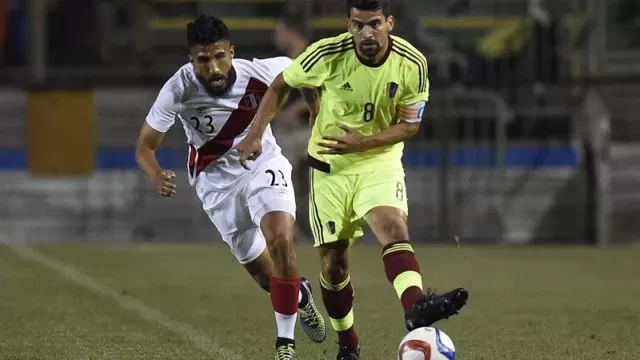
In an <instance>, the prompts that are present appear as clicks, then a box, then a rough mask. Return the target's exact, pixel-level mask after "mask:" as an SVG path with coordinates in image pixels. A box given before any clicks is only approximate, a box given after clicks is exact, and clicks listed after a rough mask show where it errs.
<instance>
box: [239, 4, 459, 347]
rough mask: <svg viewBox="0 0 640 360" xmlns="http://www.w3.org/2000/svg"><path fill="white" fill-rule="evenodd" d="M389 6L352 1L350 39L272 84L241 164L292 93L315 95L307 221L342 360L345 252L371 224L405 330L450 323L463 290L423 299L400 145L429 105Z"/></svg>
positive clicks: (347, 331)
mask: <svg viewBox="0 0 640 360" xmlns="http://www.w3.org/2000/svg"><path fill="white" fill-rule="evenodd" d="M389 2H390V1H389V0H348V1H347V14H348V30H349V31H348V32H347V33H344V34H342V35H338V36H336V37H332V38H325V39H322V40H319V41H317V42H316V43H314V44H312V45H310V46H309V47H308V48H307V49H306V50H305V51H304V52H303V53H302V54H301V55H300V56H298V57H297V59H296V60H295V61H294V62H293V63H292V64H291V65H289V66H288V67H287V68H286V69H285V70H284V71H283V72H282V74H280V75H279V76H278V77H277V78H276V79H275V80H274V82H273V83H272V84H271V86H270V88H269V90H268V91H267V92H266V93H265V95H264V98H263V100H262V102H261V104H260V108H259V109H258V112H257V114H256V117H255V120H254V123H253V125H252V127H251V129H250V130H249V134H248V135H247V137H246V138H245V139H244V140H243V141H242V142H240V143H239V144H238V145H237V147H236V148H237V149H238V151H239V153H240V160H241V161H242V162H243V163H244V164H245V165H246V160H253V159H255V158H257V156H259V155H260V152H261V148H260V144H261V142H260V138H261V136H262V132H263V131H264V129H265V128H266V126H267V124H268V123H269V122H270V121H271V120H272V119H273V117H274V115H275V114H276V112H277V110H278V106H279V104H281V103H282V101H283V100H284V99H285V98H286V96H287V94H288V92H289V91H290V89H291V88H299V89H307V91H308V89H317V88H319V89H320V94H321V95H320V97H319V99H318V101H319V113H318V114H317V116H316V119H315V123H314V125H313V130H312V135H311V139H310V141H309V146H308V162H309V166H310V167H311V168H312V169H311V189H310V200H311V201H310V208H309V211H310V218H311V220H310V222H311V227H312V229H313V233H314V238H315V246H316V247H317V248H318V249H319V252H320V257H321V264H322V265H321V266H322V273H321V279H320V283H321V285H322V295H323V301H324V304H325V307H326V309H327V313H328V315H329V317H330V318H331V324H332V326H333V328H334V330H336V332H337V333H338V339H339V344H340V350H339V354H338V357H337V359H338V360H354V359H358V358H359V345H358V338H357V335H356V332H355V330H354V316H353V310H352V303H353V289H352V287H351V282H350V277H349V275H348V266H347V264H348V261H347V253H348V249H349V245H350V244H351V243H352V242H353V240H355V239H356V238H358V237H360V236H361V235H362V227H361V226H362V225H363V223H364V222H366V223H368V225H369V226H370V228H371V230H372V231H373V234H374V235H375V237H376V239H377V240H378V242H379V243H380V245H381V246H382V247H383V250H382V259H383V262H384V268H385V272H386V275H387V278H388V280H389V281H390V282H391V283H392V284H393V287H394V288H395V290H396V293H397V295H398V297H399V298H400V301H401V303H402V305H403V307H404V311H405V324H406V327H407V329H408V330H412V329H415V328H417V327H422V326H429V325H431V324H433V323H434V322H436V321H438V320H441V319H444V318H448V317H450V316H452V315H454V314H456V313H458V311H459V310H460V309H461V308H462V307H463V306H464V304H465V303H466V301H467V297H468V292H467V291H466V290H465V289H462V288H458V289H455V290H452V291H450V292H448V293H445V294H435V293H432V292H430V291H428V292H427V293H426V294H425V293H424V292H423V290H422V289H423V286H422V277H421V275H420V267H419V265H418V262H417V260H416V257H415V254H414V250H413V247H412V245H411V243H410V241H409V231H408V226H407V216H408V215H407V214H408V207H407V195H406V190H405V182H404V177H405V174H404V169H403V166H402V162H401V158H402V151H403V141H404V140H406V139H409V138H411V137H412V136H413V135H415V134H416V132H417V131H418V129H419V127H420V121H421V119H422V114H423V111H424V108H425V103H426V101H427V100H428V98H429V81H428V77H427V62H426V59H425V57H424V56H423V55H422V54H421V53H420V52H419V51H418V50H416V49H415V48H414V47H413V46H412V45H411V44H410V43H408V42H407V41H405V40H403V39H401V38H399V37H397V36H392V35H390V34H389V32H390V31H391V30H392V29H393V25H394V21H395V20H394V17H393V16H392V15H390V14H389V8H388V7H389Z"/></svg>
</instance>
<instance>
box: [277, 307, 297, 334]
mask: <svg viewBox="0 0 640 360" xmlns="http://www.w3.org/2000/svg"><path fill="white" fill-rule="evenodd" d="M275 314H276V326H277V328H278V337H281V338H286V339H291V340H293V339H294V337H293V334H294V330H295V328H296V320H297V318H298V314H297V313H295V314H293V315H284V314H280V313H278V312H277V313H275Z"/></svg>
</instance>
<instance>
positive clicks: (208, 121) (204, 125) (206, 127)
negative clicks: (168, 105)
mask: <svg viewBox="0 0 640 360" xmlns="http://www.w3.org/2000/svg"><path fill="white" fill-rule="evenodd" d="M189 120H191V122H192V124H193V128H194V129H195V130H196V131H199V132H201V133H203V134H205V135H211V134H213V133H214V132H215V131H216V129H215V128H214V127H213V116H211V115H205V116H202V117H198V116H192V117H190V118H189Z"/></svg>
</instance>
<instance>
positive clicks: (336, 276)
mask: <svg viewBox="0 0 640 360" xmlns="http://www.w3.org/2000/svg"><path fill="white" fill-rule="evenodd" d="M343 256H344V255H342V256H340V255H338V254H335V253H329V254H324V256H322V257H321V267H322V277H323V278H324V279H325V280H326V281H328V282H329V283H331V284H339V283H341V282H343V281H344V280H345V279H346V278H347V276H348V269H347V264H346V259H344V258H343Z"/></svg>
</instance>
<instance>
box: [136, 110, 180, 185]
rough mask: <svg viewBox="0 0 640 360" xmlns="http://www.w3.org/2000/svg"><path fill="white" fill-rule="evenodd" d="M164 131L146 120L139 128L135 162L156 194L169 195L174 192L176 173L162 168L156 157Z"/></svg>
mask: <svg viewBox="0 0 640 360" xmlns="http://www.w3.org/2000/svg"><path fill="white" fill-rule="evenodd" d="M163 138H164V133H162V132H160V131H157V130H155V129H154V128H152V127H151V126H149V125H148V124H147V123H146V122H145V123H144V124H143V125H142V129H140V135H139V136H138V142H137V144H136V162H137V163H138V167H140V169H141V170H142V171H143V172H144V173H145V175H147V178H149V180H151V181H152V182H153V184H154V186H155V188H156V190H157V192H158V194H160V195H162V196H166V197H171V196H173V195H175V194H176V184H175V183H173V181H172V180H173V179H174V178H175V177H176V174H175V173H174V172H173V171H171V170H163V169H162V168H161V167H160V164H159V163H158V159H157V158H156V150H157V149H158V148H159V147H160V144H161V143H162V140H163Z"/></svg>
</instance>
